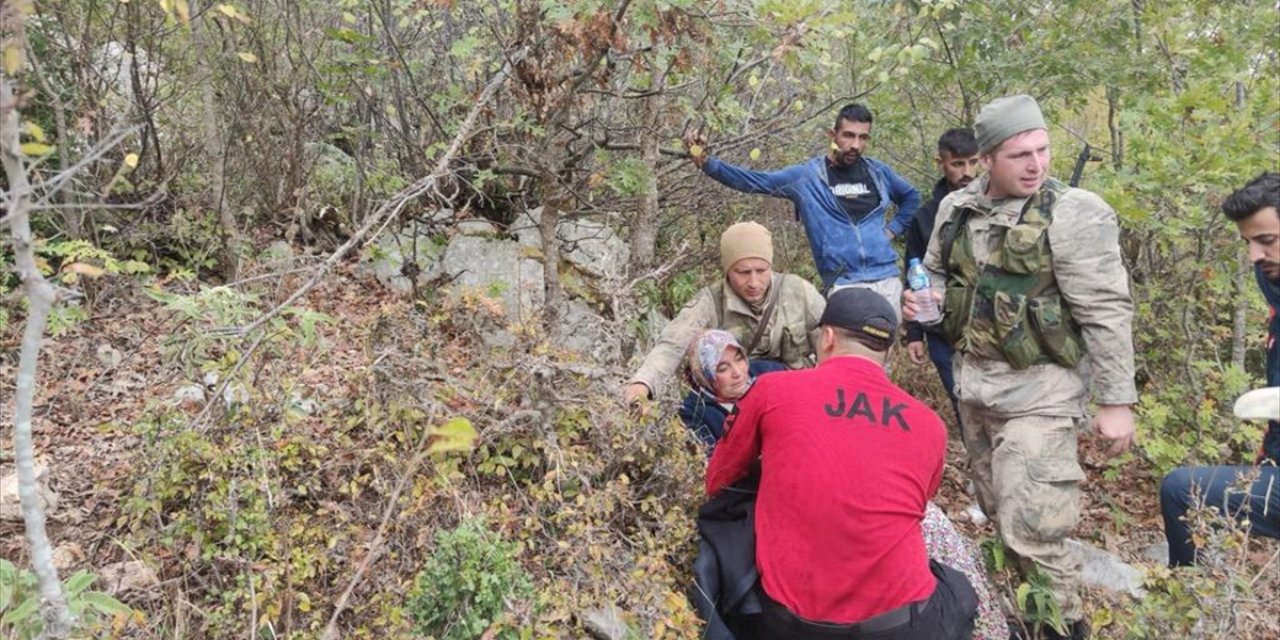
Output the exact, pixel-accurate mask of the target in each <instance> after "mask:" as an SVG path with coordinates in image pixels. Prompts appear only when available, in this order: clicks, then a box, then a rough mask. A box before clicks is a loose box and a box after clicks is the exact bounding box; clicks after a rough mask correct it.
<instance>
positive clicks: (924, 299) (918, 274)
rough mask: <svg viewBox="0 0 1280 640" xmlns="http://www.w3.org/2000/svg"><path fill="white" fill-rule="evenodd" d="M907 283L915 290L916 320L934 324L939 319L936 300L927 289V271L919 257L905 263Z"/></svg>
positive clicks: (921, 322)
mask: <svg viewBox="0 0 1280 640" xmlns="http://www.w3.org/2000/svg"><path fill="white" fill-rule="evenodd" d="M907 284H909V285H911V290H912V291H914V292H916V309H917V311H916V322H919V323H920V324H935V323H937V322H938V321H939V320H941V319H942V314H941V313H939V312H938V301H937V300H934V299H933V292H932V291H930V290H929V273H928V272H927V271H925V270H924V265H922V264H920V258H912V259H911V262H910V263H908V264H907Z"/></svg>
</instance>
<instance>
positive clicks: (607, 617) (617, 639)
mask: <svg viewBox="0 0 1280 640" xmlns="http://www.w3.org/2000/svg"><path fill="white" fill-rule="evenodd" d="M582 626H583V627H586V629H587V633H590V634H591V637H593V638H596V639H597V640H627V638H628V637H629V634H630V633H631V627H630V626H628V625H627V622H626V621H625V620H623V619H622V612H621V611H618V608H617V607H614V606H610V605H605V606H604V607H601V608H599V609H592V610H590V611H587V612H586V613H584V614H582Z"/></svg>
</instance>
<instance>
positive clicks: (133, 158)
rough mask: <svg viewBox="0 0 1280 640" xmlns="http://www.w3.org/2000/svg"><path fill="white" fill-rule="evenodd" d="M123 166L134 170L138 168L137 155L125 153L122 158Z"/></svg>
mask: <svg viewBox="0 0 1280 640" xmlns="http://www.w3.org/2000/svg"><path fill="white" fill-rule="evenodd" d="M124 166H126V167H129V168H130V169H134V168H136V167H137V166H138V154H136V153H126V154H125V156H124Z"/></svg>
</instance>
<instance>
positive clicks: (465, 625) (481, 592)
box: [406, 519, 533, 640]
mask: <svg viewBox="0 0 1280 640" xmlns="http://www.w3.org/2000/svg"><path fill="white" fill-rule="evenodd" d="M435 542H436V548H435V553H434V554H432V556H431V558H429V559H428V560H427V562H426V564H425V566H424V567H423V568H422V571H421V572H420V573H419V574H418V577H417V581H416V584H415V586H414V590H413V592H412V593H411V594H410V596H409V602H408V605H407V607H406V609H407V611H408V613H409V617H410V618H411V619H412V620H413V621H414V625H415V628H416V630H417V631H418V632H419V633H423V634H429V635H432V636H434V637H437V638H440V640H470V639H472V638H478V637H480V634H482V633H484V631H485V630H486V629H488V628H490V627H491V626H492V625H493V624H494V623H495V622H497V621H498V619H499V617H500V616H501V615H502V612H503V610H504V609H505V608H506V603H507V602H508V601H514V600H524V599H527V598H529V597H530V596H531V594H532V592H533V585H532V583H531V582H530V580H529V576H528V575H527V574H526V573H525V572H524V569H523V568H522V567H521V566H520V563H519V561H518V560H517V557H516V556H517V554H518V552H519V551H518V547H517V545H516V544H515V543H512V542H506V541H504V540H502V539H501V538H498V537H497V536H495V535H493V534H492V533H490V532H489V531H488V529H487V528H486V527H485V525H484V522H483V521H482V520H479V519H470V520H465V521H463V522H462V523H461V524H459V525H458V526H457V527H456V528H454V529H450V530H445V531H441V532H439V533H438V534H437V535H436V539H435ZM497 637H500V638H512V637H515V633H514V630H513V629H506V630H504V631H503V632H500V633H499V635H498V636H497Z"/></svg>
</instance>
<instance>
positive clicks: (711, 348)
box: [684, 329, 746, 399]
mask: <svg viewBox="0 0 1280 640" xmlns="http://www.w3.org/2000/svg"><path fill="white" fill-rule="evenodd" d="M729 348H733V349H737V350H738V351H739V352H742V354H743V355H744V356H745V355H746V350H745V349H743V348H742V345H741V344H739V343H738V339H737V338H735V337H733V334H732V333H729V332H728V331H723V330H720V329H706V330H704V331H701V332H699V333H698V334H697V335H695V336H694V337H693V339H692V340H690V341H689V347H688V348H687V349H685V354H684V355H685V378H687V379H688V381H689V386H691V387H693V388H694V389H695V390H697V391H701V392H703V393H706V394H707V395H711V396H715V397H716V398H717V399H719V397H720V394H719V393H717V391H716V365H719V364H720V357H721V356H723V355H724V351H725V349H729Z"/></svg>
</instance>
